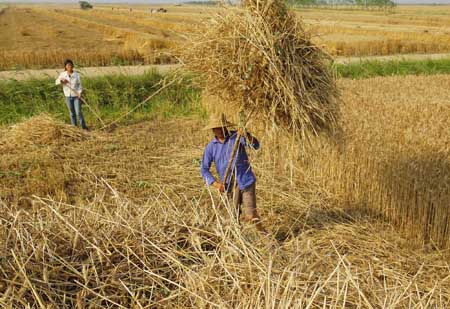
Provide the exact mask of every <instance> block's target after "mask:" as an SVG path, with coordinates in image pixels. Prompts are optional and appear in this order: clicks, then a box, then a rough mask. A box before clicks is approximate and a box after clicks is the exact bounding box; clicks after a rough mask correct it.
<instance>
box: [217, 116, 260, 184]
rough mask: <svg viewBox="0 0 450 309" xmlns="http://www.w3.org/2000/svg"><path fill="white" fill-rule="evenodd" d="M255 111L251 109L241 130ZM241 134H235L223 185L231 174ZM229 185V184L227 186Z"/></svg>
mask: <svg viewBox="0 0 450 309" xmlns="http://www.w3.org/2000/svg"><path fill="white" fill-rule="evenodd" d="M254 111H255V109H253V110H252V111H251V112H250V114H249V115H248V117H247V120H246V121H245V122H244V123H243V124H242V128H245V126H246V125H247V123H248V121H249V120H250V117H251V115H252V114H253V112H254ZM241 136H242V135H241V134H240V133H239V131H238V132H237V136H236V140H235V142H234V145H233V150H232V151H231V157H230V160H228V164H227V168H226V169H225V176H224V178H223V182H224V185H225V184H226V182H227V179H228V176H230V172H231V165H232V163H233V159H234V156H235V155H236V152H237V150H238V148H239V147H238V145H239V141H240V140H241ZM229 185H230V184H229ZM229 185H228V186H227V187H226V188H225V191H228V189H229Z"/></svg>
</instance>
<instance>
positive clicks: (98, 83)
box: [0, 71, 201, 125]
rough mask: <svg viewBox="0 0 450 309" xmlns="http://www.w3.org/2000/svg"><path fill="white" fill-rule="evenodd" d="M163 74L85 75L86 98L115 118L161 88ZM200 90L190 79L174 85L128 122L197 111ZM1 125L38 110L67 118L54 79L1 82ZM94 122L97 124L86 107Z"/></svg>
mask: <svg viewBox="0 0 450 309" xmlns="http://www.w3.org/2000/svg"><path fill="white" fill-rule="evenodd" d="M162 78H163V77H162V76H161V75H160V74H158V73H156V72H154V71H150V72H147V73H146V74H144V75H140V76H125V75H109V76H104V77H95V78H82V82H83V87H84V88H85V91H84V92H83V98H84V99H85V100H86V101H87V102H88V104H89V106H90V107H92V108H93V109H94V110H95V111H96V112H97V113H98V114H99V115H100V116H101V118H102V119H103V120H112V119H113V118H115V117H118V116H119V115H121V114H124V113H126V112H127V111H128V110H130V109H132V108H133V107H135V106H136V105H137V104H139V103H140V102H142V101H143V100H144V99H146V98H147V97H148V96H150V95H151V94H152V93H153V92H155V91H156V90H158V89H159V87H160V85H159V82H160V81H161V80H162ZM198 96H199V90H198V89H197V88H195V87H194V86H193V85H192V84H191V83H190V81H189V78H186V79H185V80H183V81H181V82H179V83H176V84H173V85H171V86H170V87H168V88H167V89H165V90H163V91H162V92H161V93H160V94H159V95H157V96H155V97H154V98H153V99H152V100H151V101H150V102H147V104H145V105H143V106H142V107H140V108H139V109H138V110H137V111H136V112H135V113H133V114H131V115H130V117H129V118H128V121H131V120H133V119H134V120H137V119H148V118H149V117H155V116H161V117H166V118H167V117H171V116H173V115H187V114H189V115H190V114H198V113H201V110H200V109H199V108H198V106H197V102H198V101H199V100H198ZM0 107H1V110H2V113H1V115H0V124H8V123H14V122H17V121H19V120H20V119H23V118H27V117H31V116H33V115H36V114H39V113H43V112H45V113H50V114H52V115H55V116H56V117H57V118H60V119H66V120H67V107H66V106H65V101H64V96H63V93H62V89H61V88H60V87H58V86H54V80H53V79H39V80H28V81H14V80H10V81H6V82H0ZM84 113H85V115H86V116H87V120H88V122H90V123H91V125H95V124H97V123H98V120H97V119H96V118H95V116H94V115H92V114H91V113H90V111H89V109H87V108H86V107H85V108H84Z"/></svg>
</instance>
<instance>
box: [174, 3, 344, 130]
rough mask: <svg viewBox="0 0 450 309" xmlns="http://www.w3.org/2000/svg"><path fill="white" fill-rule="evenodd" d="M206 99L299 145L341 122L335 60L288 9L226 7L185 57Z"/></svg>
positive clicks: (201, 31) (191, 43)
mask: <svg viewBox="0 0 450 309" xmlns="http://www.w3.org/2000/svg"><path fill="white" fill-rule="evenodd" d="M180 57H181V60H182V61H183V63H184V65H185V67H186V68H187V69H189V70H190V71H192V72H194V73H196V74H198V76H199V77H200V79H201V80H202V81H203V82H204V88H205V90H206V92H207V93H212V94H214V95H217V96H219V97H220V98H221V99H222V100H223V101H224V102H226V104H233V105H235V106H237V107H238V108H239V109H241V110H244V111H247V112H252V111H255V112H257V113H259V114H260V116H263V119H264V120H265V121H266V122H268V123H269V124H270V125H273V126H275V127H278V128H281V129H284V130H286V131H289V132H291V133H293V134H295V135H296V136H299V137H302V138H303V137H307V136H308V135H309V133H313V134H317V133H319V132H321V131H326V132H330V131H333V130H332V129H333V128H335V124H336V119H337V115H338V108H337V89H336V85H335V79H334V74H333V72H332V69H331V63H332V60H331V58H330V57H329V55H328V54H326V53H325V52H324V51H323V50H321V49H320V48H319V47H317V46H316V45H314V44H313V43H312V42H311V39H310V34H309V33H308V32H307V31H306V30H305V29H304V28H303V25H302V23H301V22H300V21H299V20H298V18H296V17H295V15H294V14H293V13H292V12H290V11H289V9H288V8H287V7H286V5H285V3H284V1H282V0H273V1H264V0H245V1H243V2H242V5H241V7H224V8H223V9H222V10H221V11H220V12H219V13H218V14H217V15H215V16H213V17H212V18H211V19H209V20H208V21H207V22H206V25H204V27H201V28H200V29H199V31H198V32H194V33H193V35H192V38H191V40H189V43H188V46H185V47H184V49H183V50H182V51H181V55H180Z"/></svg>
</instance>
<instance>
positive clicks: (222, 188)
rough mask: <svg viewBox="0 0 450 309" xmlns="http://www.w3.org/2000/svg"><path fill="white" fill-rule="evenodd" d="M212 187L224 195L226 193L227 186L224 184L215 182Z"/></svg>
mask: <svg viewBox="0 0 450 309" xmlns="http://www.w3.org/2000/svg"><path fill="white" fill-rule="evenodd" d="M212 185H213V187H214V188H216V189H217V190H219V192H220V193H224V192H225V186H224V185H223V183H221V182H217V181H215V182H214V183H213V184H212Z"/></svg>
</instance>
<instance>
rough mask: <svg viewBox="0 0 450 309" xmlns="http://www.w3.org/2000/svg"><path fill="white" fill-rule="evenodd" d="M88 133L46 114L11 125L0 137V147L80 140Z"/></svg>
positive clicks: (44, 144)
mask: <svg viewBox="0 0 450 309" xmlns="http://www.w3.org/2000/svg"><path fill="white" fill-rule="evenodd" d="M87 137H88V134H87V133H85V132H83V131H81V130H79V129H77V128H76V127H73V126H71V125H67V124H64V123H62V122H59V121H56V120H55V119H54V118H52V117H51V116H49V115H47V114H41V115H39V116H35V117H32V118H30V119H28V120H26V121H23V122H20V123H18V124H16V125H14V126H12V127H11V128H10V129H9V130H7V131H6V132H5V133H4V136H2V138H0V147H24V146H29V145H35V146H46V145H52V144H60V143H62V144H64V143H68V142H73V141H81V140H84V139H86V138H87Z"/></svg>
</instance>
